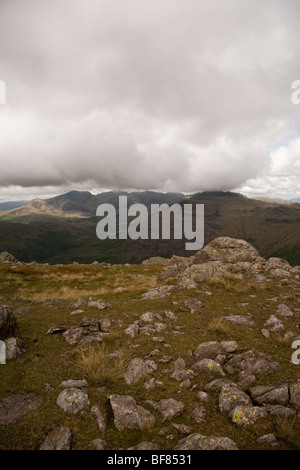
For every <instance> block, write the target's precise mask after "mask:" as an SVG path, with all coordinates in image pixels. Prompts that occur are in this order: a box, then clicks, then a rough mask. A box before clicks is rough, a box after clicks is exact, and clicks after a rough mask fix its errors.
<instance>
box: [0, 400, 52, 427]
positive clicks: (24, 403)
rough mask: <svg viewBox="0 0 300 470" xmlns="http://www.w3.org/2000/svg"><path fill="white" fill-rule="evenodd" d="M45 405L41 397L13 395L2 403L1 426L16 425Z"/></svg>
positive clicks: (0, 405)
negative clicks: (28, 414)
mask: <svg viewBox="0 0 300 470" xmlns="http://www.w3.org/2000/svg"><path fill="white" fill-rule="evenodd" d="M42 403H43V398H42V397H41V396H39V395H34V394H33V393H29V394H28V395H11V396H10V397H8V398H4V399H3V400H2V401H1V402H0V426H6V425H8V424H12V423H16V422H17V421H19V420H20V419H21V418H23V416H25V415H26V414H27V413H29V412H30V411H32V410H36V409H38V408H39V407H40V406H41V405H42Z"/></svg>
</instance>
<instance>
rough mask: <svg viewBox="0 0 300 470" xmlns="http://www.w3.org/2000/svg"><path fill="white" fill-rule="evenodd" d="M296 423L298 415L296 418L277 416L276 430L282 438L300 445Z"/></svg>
mask: <svg viewBox="0 0 300 470" xmlns="http://www.w3.org/2000/svg"><path fill="white" fill-rule="evenodd" d="M295 423H296V416H295V417H294V418H289V417H287V416H284V417H281V416H278V417H277V418H276V431H277V434H278V438H279V439H280V440H282V441H285V442H287V443H289V444H292V445H294V446H296V447H298V446H299V443H300V438H299V433H298V431H297V430H296V429H295Z"/></svg>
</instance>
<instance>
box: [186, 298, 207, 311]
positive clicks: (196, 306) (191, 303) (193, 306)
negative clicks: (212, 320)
mask: <svg viewBox="0 0 300 470" xmlns="http://www.w3.org/2000/svg"><path fill="white" fill-rule="evenodd" d="M184 305H185V306H186V307H187V308H189V309H190V311H191V313H195V312H199V311H200V310H201V309H202V308H203V307H204V303H203V302H201V300H199V299H196V298H191V299H186V300H185V301H184Z"/></svg>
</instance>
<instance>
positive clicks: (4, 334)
mask: <svg viewBox="0 0 300 470" xmlns="http://www.w3.org/2000/svg"><path fill="white" fill-rule="evenodd" d="M0 340H1V341H3V342H4V344H5V360H6V361H10V360H11V359H16V358H17V357H18V356H19V355H20V354H23V353H24V352H26V350H27V349H26V345H25V342H24V341H23V340H22V338H20V336H19V327H18V323H17V319H16V317H15V316H14V315H13V314H12V312H11V309H10V308H9V307H7V306H5V305H4V306H3V307H0Z"/></svg>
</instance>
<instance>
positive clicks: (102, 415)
mask: <svg viewBox="0 0 300 470" xmlns="http://www.w3.org/2000/svg"><path fill="white" fill-rule="evenodd" d="M91 414H92V416H94V418H95V419H96V422H97V426H98V429H99V431H100V433H101V434H103V435H104V434H105V433H106V429H107V414H106V411H105V410H104V409H102V408H99V406H98V405H94V406H93V407H92V408H91Z"/></svg>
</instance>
